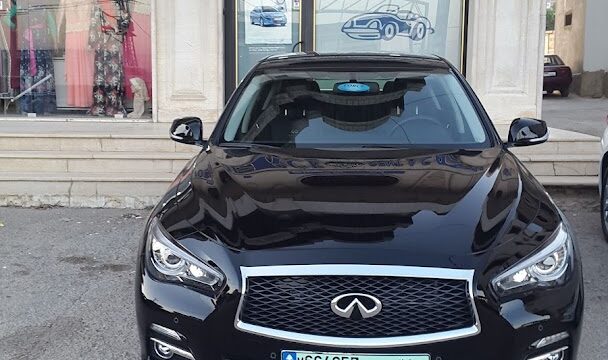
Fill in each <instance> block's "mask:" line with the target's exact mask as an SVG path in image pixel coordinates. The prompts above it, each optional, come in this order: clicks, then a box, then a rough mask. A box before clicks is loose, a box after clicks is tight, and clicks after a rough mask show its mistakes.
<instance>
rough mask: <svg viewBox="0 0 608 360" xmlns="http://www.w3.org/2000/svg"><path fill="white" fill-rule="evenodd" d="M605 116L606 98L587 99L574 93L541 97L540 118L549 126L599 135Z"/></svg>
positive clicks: (607, 108)
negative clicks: (563, 95) (568, 95)
mask: <svg viewBox="0 0 608 360" xmlns="http://www.w3.org/2000/svg"><path fill="white" fill-rule="evenodd" d="M606 116H608V98H602V99H589V98H581V97H578V96H577V95H575V94H571V95H570V97H568V98H562V97H560V96H559V95H551V96H547V95H545V96H544V97H543V115H542V119H543V120H545V121H546V122H547V124H548V125H549V127H553V128H558V129H563V130H570V131H576V132H580V133H584V134H588V135H593V136H598V137H601V136H602V134H603V133H604V129H605V128H606Z"/></svg>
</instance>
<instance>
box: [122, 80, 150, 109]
mask: <svg viewBox="0 0 608 360" xmlns="http://www.w3.org/2000/svg"><path fill="white" fill-rule="evenodd" d="M129 83H130V84H131V92H132V94H133V112H132V113H130V114H129V115H127V117H129V118H131V119H140V118H141V117H142V115H143V114H144V112H145V110H146V101H150V97H149V96H148V87H147V86H146V83H145V82H144V80H143V79H141V78H137V77H136V78H131V79H129Z"/></svg>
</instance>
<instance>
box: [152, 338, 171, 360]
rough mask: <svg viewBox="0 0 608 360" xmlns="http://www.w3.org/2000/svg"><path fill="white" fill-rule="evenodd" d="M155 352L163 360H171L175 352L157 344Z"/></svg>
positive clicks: (155, 344)
mask: <svg viewBox="0 0 608 360" xmlns="http://www.w3.org/2000/svg"><path fill="white" fill-rule="evenodd" d="M154 352H155V353H156V355H158V356H159V357H160V358H162V359H171V358H172V357H173V350H171V348H170V347H169V346H167V345H165V344H161V343H157V342H155V343H154Z"/></svg>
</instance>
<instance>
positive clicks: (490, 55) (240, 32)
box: [0, 0, 545, 126]
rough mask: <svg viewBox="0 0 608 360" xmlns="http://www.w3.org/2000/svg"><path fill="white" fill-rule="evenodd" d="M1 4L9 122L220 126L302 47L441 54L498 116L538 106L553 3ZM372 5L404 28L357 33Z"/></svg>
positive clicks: (45, 0) (125, 0)
mask: <svg viewBox="0 0 608 360" xmlns="http://www.w3.org/2000/svg"><path fill="white" fill-rule="evenodd" d="M258 3H259V4H258ZM0 6H1V7H0V17H1V18H2V27H1V28H0V29H2V32H1V34H0V35H2V36H1V37H0V40H2V41H1V42H0V44H1V45H2V48H1V49H0V50H1V52H0V70H1V71H2V72H0V80H1V81H0V94H1V97H2V99H3V100H4V103H5V110H6V112H5V115H4V117H5V119H8V120H15V119H22V120H23V119H24V118H27V119H39V120H48V119H65V120H80V121H96V120H105V121H116V122H126V121H137V122H168V121H171V120H172V119H173V118H176V117H179V116H185V115H197V116H200V117H201V118H202V119H204V120H205V121H206V122H207V123H209V124H210V126H211V124H213V123H214V121H215V119H216V118H217V115H218V112H219V111H220V110H221V109H222V107H223V104H224V101H225V100H226V98H227V96H229V94H230V92H231V91H232V90H233V89H234V87H235V86H236V84H237V83H238V81H239V80H240V79H241V78H242V77H243V76H244V74H246V72H247V71H248V70H249V69H250V68H251V67H252V66H253V64H255V62H256V61H257V60H259V59H261V58H263V57H265V56H267V55H272V54H277V53H285V52H292V51H317V52H341V51H381V52H397V53H418V54H439V55H441V56H444V57H446V58H447V59H448V60H450V61H451V62H452V63H454V64H455V65H456V66H457V67H458V68H460V69H461V70H462V71H463V72H464V73H465V74H466V76H467V78H468V79H469V81H471V83H472V84H473V86H474V88H475V89H476V90H477V92H478V94H479V95H480V96H481V98H482V99H483V100H484V104H485V105H486V106H487V108H488V110H489V111H490V113H491V114H492V115H493V117H494V119H496V121H497V122H505V121H508V120H510V119H512V118H514V117H518V116H523V115H526V116H537V115H538V114H539V108H540V96H539V95H538V94H539V93H540V92H539V88H540V80H541V75H540V74H541V71H540V69H541V65H542V64H541V57H540V56H541V50H542V42H543V41H544V40H543V35H544V32H543V31H542V28H543V14H544V9H545V6H544V4H543V2H542V1H541V0H526V1H522V2H513V1H509V0H491V1H481V0H390V1H389V0H368V1H351V2H349V1H335V0H316V1H315V0H256V1H244V0H234V1H233V0H226V1H220V0H215V1H200V0H179V1H159V0H2V1H0ZM269 7H274V9H275V10H277V11H279V13H280V14H282V16H284V17H285V22H286V24H283V25H281V26H274V25H273V26H271V27H270V26H268V24H261V23H260V22H259V20H255V19H254V16H255V14H254V12H255V11H256V10H257V9H258V8H264V9H265V8H269ZM279 13H277V14H279ZM366 14H376V15H377V16H378V19H376V20H379V21H385V20H386V19H387V17H388V16H392V19H393V20H391V21H394V22H393V23H392V24H393V25H398V26H397V27H394V28H393V27H392V25H391V24H389V26H388V27H387V26H384V24H381V26H382V28H381V29H380V30H378V31H377V32H378V34H377V36H376V37H372V38H368V39H365V38H362V37H359V38H357V37H355V36H353V35H352V34H353V32H351V30H349V29H348V26H347V25H348V21H351V19H354V18H355V17H357V16H359V17H360V16H365V15H366ZM382 16H384V17H385V19H384V20H383V19H382V18H381V17H382ZM408 17H409V18H408ZM412 19H414V20H416V19H417V21H418V22H422V20H421V19H426V20H425V21H427V23H426V24H425V28H424V29H420V28H416V29H417V30H416V31H418V32H419V33H418V34H413V33H411V32H412V31H411V30H408V31H409V32H408V31H406V30H404V29H403V28H402V24H405V26H408V24H411V23H412ZM256 21H257V22H256ZM366 26H376V25H375V23H370V24H367V25H366ZM372 30H373V29H372ZM395 31H396V32H395ZM507 59H508V61H505V60H507ZM15 98H17V99H15ZM141 100H143V101H144V105H143V106H144V107H143V109H142V108H141ZM505 105H508V106H505Z"/></svg>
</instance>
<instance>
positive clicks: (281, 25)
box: [244, 0, 293, 45]
mask: <svg viewBox="0 0 608 360" xmlns="http://www.w3.org/2000/svg"><path fill="white" fill-rule="evenodd" d="M244 3H245V44H248V45H253V44H260V45H261V44H263V45H275V44H292V43H293V41H292V24H293V22H292V1H291V0H245V1H244Z"/></svg>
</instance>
